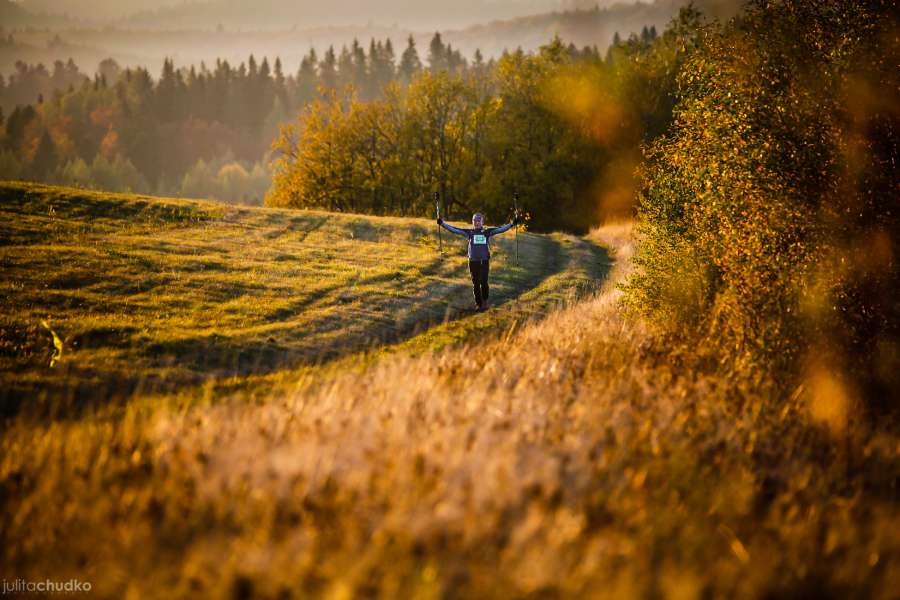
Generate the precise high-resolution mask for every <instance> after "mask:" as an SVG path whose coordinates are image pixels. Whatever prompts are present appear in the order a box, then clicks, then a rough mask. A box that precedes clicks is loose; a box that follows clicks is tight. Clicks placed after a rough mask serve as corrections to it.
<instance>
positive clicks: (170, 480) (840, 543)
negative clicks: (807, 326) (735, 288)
mask: <svg viewBox="0 0 900 600" xmlns="http://www.w3.org/2000/svg"><path fill="white" fill-rule="evenodd" d="M593 239H595V240H597V241H598V242H599V243H601V244H607V245H609V247H611V248H612V249H613V256H614V258H615V259H616V260H617V263H616V267H615V269H614V273H613V276H612V277H611V278H610V280H609V281H608V282H607V284H606V286H605V287H604V289H603V291H602V292H601V293H599V294H597V295H593V296H589V297H588V298H586V299H583V300H581V301H578V302H576V303H574V304H572V305H570V306H568V307H563V308H560V309H558V310H556V311H554V312H552V313H550V314H549V315H547V316H546V317H545V318H543V319H540V320H531V321H528V322H526V323H523V324H520V325H518V326H516V327H515V328H514V329H510V330H509V331H508V333H507V334H506V335H503V336H500V337H492V338H486V339H483V340H482V339H479V338H477V337H476V338H475V339H469V340H468V341H466V342H465V343H464V344H463V345H459V346H450V347H445V348H444V349H442V350H439V351H422V352H419V351H416V352H412V353H406V352H401V351H397V352H393V353H389V354H387V355H384V356H382V357H380V358H379V359H378V360H374V361H368V362H365V363H364V364H362V366H360V367H359V368H357V369H353V370H351V371H350V372H345V373H342V372H340V371H316V372H315V374H314V375H313V376H309V377H306V376H303V377H300V376H298V378H297V380H296V381H295V382H294V383H293V386H289V385H287V384H286V383H285V382H283V383H285V385H282V386H281V387H279V388H278V389H277V390H276V391H275V392H273V393H272V394H271V395H269V396H268V397H266V398H265V399H263V400H257V401H248V399H247V398H248V393H246V392H245V391H241V392H240V393H236V394H234V395H233V396H231V397H216V398H215V399H214V400H215V401H214V402H211V403H204V404H193V405H186V406H183V407H181V408H177V409H176V408H172V407H171V406H169V405H159V406H154V405H149V404H147V403H137V402H136V403H132V404H130V405H129V406H127V407H126V408H125V409H123V410H122V411H118V412H115V413H112V414H109V415H106V416H94V417H86V418H82V419H75V420H66V421H55V422H46V423H35V422H33V421H29V420H24V419H20V420H16V421H14V422H11V423H9V425H8V427H7V430H6V431H5V435H4V437H3V439H2V442H0V482H2V485H3V487H2V496H0V497H2V498H3V503H4V507H3V508H4V510H3V513H2V514H3V517H2V521H0V525H2V527H0V531H2V532H3V537H4V539H3V542H4V548H5V552H4V555H3V556H4V558H3V572H4V573H7V572H9V573H14V574H15V575H16V576H18V577H35V578H37V577H46V576H48V574H52V575H53V576H54V577H55V578H58V579H63V578H65V577H69V576H71V577H78V578H80V579H82V580H88V581H92V582H93V583H94V589H95V591H96V592H97V593H98V594H99V595H101V596H105V597H133V598H156V597H159V598H163V597H165V598H171V597H197V596H206V597H222V598H228V597H238V598H242V597H261V598H270V597H271V598H281V597H297V598H306V597H326V598H353V597H382V598H437V597H448V598H454V597H466V598H511V597H523V598H524V597H546V598H553V597H592V598H642V597H667V598H701V597H702V598H706V597H722V598H726V597H727V598H759V597H850V596H854V597H873V598H890V597H893V596H894V595H895V593H896V590H897V589H900V537H898V536H897V535H896V532H897V531H900V510H898V505H897V497H896V483H897V481H898V476H900V439H898V438H897V437H896V436H892V435H889V434H887V433H878V434H873V435H872V436H871V437H870V438H865V437H862V436H861V435H853V434H852V433H849V434H848V435H846V436H844V437H842V438H840V439H839V440H835V438H833V437H832V435H833V434H832V433H831V432H830V430H828V429H819V428H817V427H815V426H813V425H810V424H809V423H808V421H807V419H806V412H805V411H804V410H803V404H802V399H800V398H799V397H798V398H795V399H794V400H793V401H791V402H788V403H784V404H779V405H774V404H773V403H772V402H771V399H770V398H768V397H766V396H765V395H764V394H763V393H762V392H759V391H758V390H753V389H751V388H745V387H743V386H742V385H741V384H737V383H734V382H729V381H724V380H722V379H721V378H718V377H716V376H714V375H710V374H702V373H692V372H687V371H685V369H684V368H683V367H680V366H679V365H678V364H672V363H670V362H669V361H668V360H667V359H666V355H665V354H664V353H661V352H659V351H658V349H657V348H656V347H655V346H654V344H655V342H654V339H653V337H652V336H651V334H650V333H649V332H647V331H645V330H644V329H643V327H642V326H641V324H640V323H637V322H630V321H626V320H624V319H623V317H622V313H621V310H620V308H619V304H618V295H619V292H618V291H617V290H616V287H615V284H616V283H617V282H618V281H621V279H622V277H624V276H626V275H627V271H628V268H629V267H628V258H629V257H630V254H631V252H632V247H631V243H632V242H631V241H630V240H631V238H630V230H629V226H628V225H627V224H624V225H618V226H614V227H608V228H606V229H603V230H600V231H598V232H596V234H595V235H594V236H593ZM48 515H52V518H48Z"/></svg>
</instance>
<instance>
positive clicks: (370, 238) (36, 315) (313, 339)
mask: <svg viewBox="0 0 900 600" xmlns="http://www.w3.org/2000/svg"><path fill="white" fill-rule="evenodd" d="M0 222H2V223H3V225H2V230H0V240H2V241H0V264H2V266H3V278H2V281H0V290H2V294H3V296H4V299H5V301H4V306H3V308H2V310H0V382H2V384H3V391H2V392H0V406H2V412H3V413H4V414H6V415H10V414H16V413H18V412H19V411H21V410H25V411H32V412H33V411H35V410H41V411H45V412H46V411H50V412H51V413H59V411H63V410H83V409H84V408H86V407H88V406H93V407H96V405H97V404H98V403H100V404H104V403H106V402H108V401H111V400H112V401H114V400H122V399H123V398H124V399H127V398H128V397H131V396H132V395H135V394H136V395H139V396H142V395H146V394H154V393H168V392H172V391H174V390H181V391H183V390H184V389H185V388H186V387H187V388H190V387H191V386H194V387H196V386H200V385H205V386H207V387H210V386H212V387H215V386H222V385H229V384H230V385H243V384H244V383H245V382H242V381H238V380H235V379H234V378H235V377H241V376H243V377H246V376H249V375H256V376H260V375H265V374H274V373H277V372H279V371H283V370H286V369H287V370H295V369H298V368H300V367H303V366H307V367H309V366H312V367H317V366H321V365H323V364H325V363H328V362H330V361H333V360H334V359H336V358H340V357H352V356H354V355H356V354H358V353H361V352H369V353H371V352H373V351H382V352H383V351H385V350H387V349H390V348H391V346H392V345H394V344H397V343H399V342H406V349H407V350H412V349H413V348H418V349H419V350H424V349H429V348H433V347H440V346H443V345H447V344H452V343H456V342H459V341H461V340H464V339H465V338H466V337H467V336H470V335H473V334H474V333H475V332H476V331H480V332H484V333H488V334H492V333H493V334H496V333H502V332H498V331H496V330H497V329H498V328H503V327H509V326H510V324H511V323H512V322H513V321H515V320H521V319H523V318H528V317H531V316H535V315H539V314H542V313H543V312H546V311H547V310H549V309H550V308H551V307H553V306H554V305H556V304H558V303H559V302H561V301H566V300H571V299H572V298H574V297H576V296H577V295H579V294H582V293H583V292H585V291H587V290H589V288H590V287H591V286H595V285H596V282H597V280H598V279H599V278H600V276H601V275H602V274H603V271H604V269H606V265H607V259H606V257H605V255H604V254H603V252H602V250H601V249H600V248H598V247H597V246H596V245H593V244H587V243H585V242H583V241H581V240H577V239H575V238H572V237H569V236H561V235H560V236H554V237H547V236H536V235H531V234H523V235H521V236H520V240H519V242H520V254H521V260H520V263H519V264H516V263H515V261H513V260H511V257H510V252H511V251H512V248H513V246H512V243H513V236H512V235H507V236H506V237H505V238H503V239H500V238H498V241H499V245H498V248H497V252H496V254H497V257H496V258H497V260H495V264H494V269H493V271H494V272H493V274H492V275H493V276H492V284H493V287H492V294H493V298H492V299H493V300H494V303H495V306H497V307H498V309H497V310H498V311H499V312H498V313H497V314H494V315H489V316H486V317H485V316H480V317H479V319H478V320H477V321H475V320H473V319H464V323H463V324H460V323H459V322H458V321H459V319H460V318H461V317H465V316H466V313H467V312H468V309H469V308H470V307H471V305H472V300H471V291H470V290H471V287H470V285H469V284H468V272H467V271H466V267H465V260H464V258H461V256H462V254H461V252H462V250H463V247H462V246H461V245H460V238H457V239H456V240H451V239H449V238H448V236H447V234H446V232H445V233H444V236H445V238H446V239H445V241H446V251H445V254H446V255H445V256H444V257H442V256H441V255H440V254H439V252H438V247H437V238H436V235H435V227H434V225H433V224H429V223H428V222H426V221H424V220H410V219H391V218H372V217H361V216H350V215H337V214H329V213H323V212H308V211H302V212H300V211H279V210H260V209H251V208H232V207H227V206H223V205H221V204H213V203H208V202H185V201H176V200H158V199H148V198H137V197H128V196H121V195H112V194H101V193H93V192H90V193H89V192H84V191H77V190H71V189H64V188H50V187H43V186H37V185H28V184H6V185H3V186H0ZM442 323H446V325H445V326H443V327H435V326H437V325H440V324H442ZM45 324H46V325H45ZM426 330H428V335H427V337H425V338H421V339H416V336H417V334H419V333H422V332H424V331H426ZM54 335H55V336H56V337H57V341H58V343H61V344H62V350H61V353H60V351H59V350H58V349H57V348H56V347H55V345H54ZM58 354H59V356H58V358H56V359H55V358H54V357H55V356H56V355H58ZM51 361H52V362H54V366H53V368H48V365H49V364H50V362H51ZM244 387H247V386H244ZM250 387H252V386H250ZM185 393H186V394H187V395H188V396H190V395H192V392H191V391H188V392H185Z"/></svg>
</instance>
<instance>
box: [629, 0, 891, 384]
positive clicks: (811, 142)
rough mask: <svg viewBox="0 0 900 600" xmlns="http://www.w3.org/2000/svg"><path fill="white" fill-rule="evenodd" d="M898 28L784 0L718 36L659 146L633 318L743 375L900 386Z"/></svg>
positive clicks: (873, 10)
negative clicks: (827, 377) (806, 375)
mask: <svg viewBox="0 0 900 600" xmlns="http://www.w3.org/2000/svg"><path fill="white" fill-rule="evenodd" d="M898 22H900V21H898V19H897V8H896V7H895V6H893V4H892V3H890V2H887V1H871V2H861V3H857V2H842V1H838V0H830V1H826V2H821V1H813V0H784V1H781V2H762V1H760V2H755V3H753V4H751V6H750V7H749V8H748V11H747V14H746V17H745V18H744V19H742V20H741V21H739V22H733V23H731V24H729V25H728V26H727V27H725V28H718V27H715V26H710V27H708V28H707V29H706V31H705V35H703V36H701V41H700V43H699V45H698V47H697V48H696V49H695V51H694V52H693V53H692V54H691V56H690V58H689V59H688V60H687V61H686V62H685V65H684V67H683V68H682V70H681V72H680V74H679V77H678V85H679V88H678V94H679V98H678V105H677V107H676V110H675V115H676V120H675V124H674V126H673V128H672V129H671V130H670V132H669V133H668V134H667V135H666V136H664V137H663V138H660V139H659V140H657V141H656V142H655V143H654V144H652V145H651V146H650V147H649V148H648V149H647V150H646V163H645V166H644V167H643V172H642V177H643V192H642V194H641V199H640V208H639V212H640V216H641V221H642V224H641V227H640V235H641V238H642V244H641V248H640V251H639V254H638V257H637V260H636V264H637V265H638V267H639V271H638V273H637V274H636V275H635V276H634V277H632V279H631V280H630V282H629V283H628V285H627V286H626V291H627V294H626V298H627V302H628V303H629V304H630V305H631V307H632V308H634V309H636V310H638V311H640V312H642V313H644V314H646V315H648V316H649V317H650V318H651V319H652V320H654V321H656V322H657V323H659V324H660V325H662V326H663V328H664V329H665V330H667V331H670V332H679V333H684V332H688V334H689V336H690V338H691V339H703V340H706V341H707V342H709V344H708V346H706V347H708V348H710V349H711V350H712V351H713V352H715V353H716V354H717V355H719V356H721V357H722V359H723V361H724V363H725V364H727V365H728V366H729V367H730V368H734V369H736V370H738V371H742V372H749V371H753V370H755V369H758V368H765V369H767V370H769V369H771V372H773V373H774V374H775V375H776V377H777V378H779V379H781V380H782V381H789V380H790V376H792V375H795V374H797V373H798V372H799V369H800V368H801V367H802V366H804V365H809V364H810V363H811V362H817V363H820V364H827V365H828V366H829V368H840V369H842V370H843V371H845V372H846V374H847V375H849V376H850V379H851V380H853V381H855V383H856V384H857V386H858V387H857V388H856V391H858V392H861V393H863V394H865V395H866V396H867V397H869V398H870V399H873V398H876V397H878V396H880V395H883V393H884V392H886V391H888V390H890V389H891V388H892V386H894V385H896V384H897V383H900V382H898V380H897V375H896V373H898V369H897V366H898V355H900V352H898V348H900V345H898V339H900V338H898V335H897V326H896V324H897V323H898V316H900V315H898V312H900V311H898V303H897V302H896V300H895V298H897V292H898V291H900V285H898V283H900V281H898V280H900V278H898V270H897V261H896V257H895V252H896V250H895V248H896V244H897V241H898V239H900V237H898V232H900V228H898V215H897V190H898V189H900V186H898V183H900V176H898V173H900V172H898V168H897V167H898V166H897V159H898V135H900V111H898V107H900V97H898V92H897V90H898V73H897V71H896V65H897V64H898V60H897V59H898V45H897V42H896V32H897V30H898V29H897V27H898ZM785 376H788V378H787V379H785V378H784V377H785Z"/></svg>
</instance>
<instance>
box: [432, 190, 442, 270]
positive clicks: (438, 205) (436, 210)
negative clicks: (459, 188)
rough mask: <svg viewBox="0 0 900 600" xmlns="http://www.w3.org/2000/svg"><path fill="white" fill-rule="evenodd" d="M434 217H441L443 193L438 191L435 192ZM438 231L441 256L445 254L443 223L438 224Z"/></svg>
mask: <svg viewBox="0 0 900 600" xmlns="http://www.w3.org/2000/svg"><path fill="white" fill-rule="evenodd" d="M434 218H435V219H440V218H441V195H440V194H439V193H438V192H435V193H434ZM437 231H438V247H439V248H440V252H441V256H444V238H443V237H442V236H441V225H440V223H438V226H437Z"/></svg>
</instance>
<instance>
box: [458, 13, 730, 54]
mask: <svg viewBox="0 0 900 600" xmlns="http://www.w3.org/2000/svg"><path fill="white" fill-rule="evenodd" d="M686 4H687V1H686V0H656V2H652V3H645V2H638V3H635V4H621V3H620V4H616V5H613V6H610V7H608V8H593V9H587V10H581V9H579V10H571V11H564V12H553V13H546V14H541V15H534V16H530V17H520V18H516V19H510V20H507V21H495V22H491V23H487V24H484V25H476V26H474V27H468V28H465V29H461V30H457V31H449V32H447V33H445V34H444V39H445V40H447V41H449V42H450V43H452V44H453V46H454V47H455V48H457V49H459V50H461V51H462V52H463V53H464V54H471V53H472V52H474V51H475V49H476V48H479V49H480V50H481V51H482V53H484V54H485V55H487V56H496V55H498V54H500V53H502V51H503V50H504V49H509V50H512V49H515V48H517V47H521V48H522V49H523V50H526V51H528V50H533V49H535V48H537V47H539V46H541V45H542V44H545V43H547V41H548V40H550V39H551V38H552V37H553V36H554V35H559V37H560V38H561V39H562V40H563V41H564V42H566V43H573V44H575V45H576V46H578V47H582V46H593V45H597V47H598V48H600V49H601V51H602V50H605V49H606V47H608V46H609V44H610V43H611V42H612V39H613V36H614V35H615V33H616V32H618V33H619V34H620V35H621V36H622V38H623V39H624V38H627V37H628V35H629V34H631V33H638V32H640V31H641V29H642V28H643V27H644V26H647V27H649V26H651V25H653V26H655V27H656V28H657V29H658V30H659V31H662V30H663V29H664V28H665V26H666V25H667V24H668V23H669V22H670V21H671V20H672V19H673V18H675V17H676V16H677V15H678V11H679V10H680V9H681V7H682V6H685V5H686ZM743 4H744V0H695V1H694V6H695V7H697V8H698V9H699V10H700V11H701V12H703V14H704V15H706V16H707V17H711V18H716V19H719V20H727V19H729V18H731V17H733V16H734V15H736V14H737V13H738V12H740V9H741V7H742V6H743Z"/></svg>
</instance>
